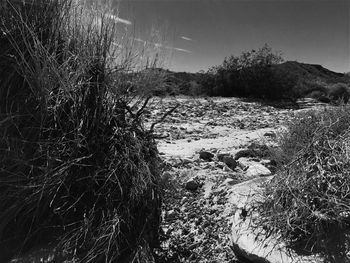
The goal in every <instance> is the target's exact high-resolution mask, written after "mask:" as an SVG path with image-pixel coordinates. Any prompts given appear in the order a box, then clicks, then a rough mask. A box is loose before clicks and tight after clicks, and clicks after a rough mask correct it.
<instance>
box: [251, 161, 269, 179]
mask: <svg viewBox="0 0 350 263" xmlns="http://www.w3.org/2000/svg"><path fill="white" fill-rule="evenodd" d="M271 174H272V173H271V171H270V170H269V169H267V168H266V167H265V166H264V165H262V164H260V163H254V164H251V165H250V166H249V168H248V169H247V176H248V177H258V176H269V175H271Z"/></svg>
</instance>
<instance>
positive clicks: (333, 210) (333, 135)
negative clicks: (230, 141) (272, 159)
mask: <svg viewBox="0 0 350 263" xmlns="http://www.w3.org/2000/svg"><path fill="white" fill-rule="evenodd" d="M349 112H350V108H349V107H345V106H344V107H338V108H330V109H324V110H321V111H308V112H306V113H303V114H302V115H301V116H298V117H296V118H295V119H294V120H292V121H291V122H290V123H289V124H288V127H287V130H286V131H285V132H283V133H282V134H281V136H280V149H279V150H278V152H277V153H276V155H275V156H276V157H277V156H278V157H279V161H280V163H282V164H283V165H282V166H281V169H280V170H279V171H278V173H277V175H276V176H275V177H274V178H273V180H272V181H271V182H270V183H269V184H267V185H266V188H265V190H264V192H263V197H264V199H263V200H264V202H262V203H260V204H259V206H258V208H259V213H260V215H261V217H260V218H258V221H259V223H258V224H259V225H263V226H264V227H265V229H267V231H268V232H272V233H275V234H278V236H279V237H280V238H281V240H282V241H286V242H287V244H288V245H289V246H291V247H294V248H297V249H298V250H299V251H302V252H304V253H310V252H311V253H320V254H322V255H324V256H325V258H326V259H327V262H345V261H343V260H344V259H345V258H346V253H347V252H348V249H349V244H350V243H349V241H350V239H349V234H350V206H349V204H350V190H349V186H350V172H349V171H350V158H349V140H350V133H349V131H350V130H349V126H350V114H349Z"/></svg>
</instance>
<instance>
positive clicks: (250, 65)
mask: <svg viewBox="0 0 350 263" xmlns="http://www.w3.org/2000/svg"><path fill="white" fill-rule="evenodd" d="M282 61H283V58H282V56H281V54H279V53H276V52H273V51H272V49H271V48H270V47H269V46H268V45H265V46H263V47H262V48H260V49H259V50H252V51H248V52H243V53H242V54H241V55H240V56H239V57H236V56H230V57H228V58H226V59H225V60H224V62H223V64H222V65H220V66H216V67H213V68H211V69H209V71H208V73H207V75H208V76H207V78H205V79H204V80H203V81H202V86H203V87H204V89H205V90H206V91H207V94H208V95H214V96H225V97H231V96H237V97H247V98H258V99H264V100H279V99H295V98H297V97H298V94H295V93H294V92H293V88H294V86H296V78H295V76H292V75H291V74H290V73H288V72H287V71H284V70H281V69H278V68H277V67H276V66H275V65H277V64H279V63H281V62H282Z"/></svg>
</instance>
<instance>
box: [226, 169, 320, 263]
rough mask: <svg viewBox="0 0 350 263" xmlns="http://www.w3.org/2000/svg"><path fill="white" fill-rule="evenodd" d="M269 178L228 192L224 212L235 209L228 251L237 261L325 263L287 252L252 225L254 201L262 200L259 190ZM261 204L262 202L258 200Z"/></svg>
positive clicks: (261, 230) (282, 244)
mask: <svg viewBox="0 0 350 263" xmlns="http://www.w3.org/2000/svg"><path fill="white" fill-rule="evenodd" d="M271 178H272V176H269V177H258V178H255V179H252V180H249V181H246V182H243V183H240V184H236V185H234V186H233V187H232V188H231V189H230V196H229V198H228V204H226V209H229V210H232V209H233V208H234V207H236V208H237V207H238V208H239V209H236V212H235V215H234V216H233V218H232V220H231V224H232V228H231V235H230V239H231V247H232V249H233V251H234V252H235V254H236V256H237V257H238V258H241V259H244V260H245V261H248V262H256V263H297V262H298V263H321V262H324V259H322V258H321V257H320V256H318V255H311V256H304V255H300V254H298V253H297V252H296V251H294V250H291V249H288V248H287V247H286V244H285V243H283V242H280V241H279V240H278V238H277V237H276V236H274V235H267V233H266V235H265V230H264V229H263V228H262V227H261V226H257V225H255V224H254V218H255V217H258V216H259V215H258V214H257V212H254V211H256V210H254V209H252V208H251V205H252V203H253V202H254V201H257V200H258V198H261V197H260V195H259V191H260V186H261V184H263V183H264V182H267V181H268V180H270V179H271ZM260 201H261V200H260Z"/></svg>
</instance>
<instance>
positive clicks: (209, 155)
mask: <svg viewBox="0 0 350 263" xmlns="http://www.w3.org/2000/svg"><path fill="white" fill-rule="evenodd" d="M213 157H214V154H212V153H211V152H207V151H201V152H200V153H199V158H200V159H203V160H205V161H211V160H212V159H213Z"/></svg>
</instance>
